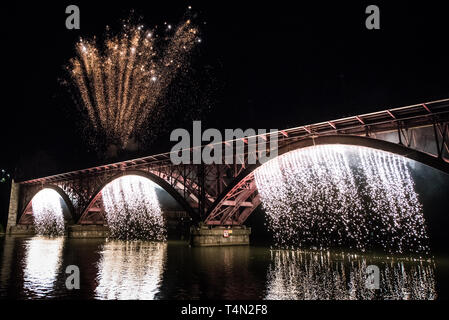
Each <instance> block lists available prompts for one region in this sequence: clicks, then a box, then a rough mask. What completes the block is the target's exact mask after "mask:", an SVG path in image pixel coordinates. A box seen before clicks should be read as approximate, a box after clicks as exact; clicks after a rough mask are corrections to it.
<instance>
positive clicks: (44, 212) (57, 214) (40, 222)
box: [32, 189, 65, 236]
mask: <svg viewBox="0 0 449 320" xmlns="http://www.w3.org/2000/svg"><path fill="white" fill-rule="evenodd" d="M61 200H62V199H61V196H60V195H59V194H58V193H57V192H56V191H55V190H53V189H43V190H41V191H39V192H38V193H37V194H36V195H35V196H34V198H33V201H32V208H33V218H34V228H35V230H36V232H37V233H38V234H40V235H50V236H58V235H63V234H64V230H65V227H64V214H63V209H62V206H61Z"/></svg>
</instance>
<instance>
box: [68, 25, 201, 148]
mask: <svg viewBox="0 0 449 320" xmlns="http://www.w3.org/2000/svg"><path fill="white" fill-rule="evenodd" d="M166 27H167V34H168V35H167V36H164V37H159V36H158V35H157V33H156V29H147V28H145V27H144V26H143V25H134V24H132V23H130V22H129V21H128V22H126V23H124V24H123V30H122V32H121V33H120V34H118V35H110V34H108V35H106V37H105V41H104V44H103V46H97V44H96V41H95V39H93V40H85V39H80V40H79V42H78V43H77V44H76V52H77V56H76V57H74V58H72V59H71V60H70V62H69V64H68V66H67V70H68V71H69V73H70V79H71V81H70V82H71V83H72V84H73V85H74V87H75V88H76V90H75V93H76V100H77V102H78V103H79V104H80V105H81V106H82V108H83V109H84V110H85V113H86V114H87V118H88V121H89V124H90V126H91V128H92V129H93V131H94V132H95V133H96V134H98V135H99V136H101V137H103V138H104V139H105V140H106V145H107V146H110V145H114V146H116V147H117V148H119V149H125V148H127V147H128V146H129V144H131V143H133V141H136V140H138V137H140V136H141V135H142V131H143V129H144V127H145V123H146V122H147V121H152V120H151V119H149V118H150V115H151V114H152V112H154V111H155V109H156V107H157V105H158V104H159V103H160V101H161V99H163V97H164V94H165V93H166V91H167V88H168V87H169V85H170V84H171V83H172V81H173V79H174V78H175V76H176V75H178V74H179V73H183V72H184V73H185V72H187V70H188V65H189V56H190V54H191V52H192V49H193V48H194V47H195V44H196V43H198V42H199V38H198V29H197V28H196V27H194V26H193V25H192V23H191V21H190V20H186V21H185V22H183V23H180V24H179V25H178V26H171V25H168V26H166Z"/></svg>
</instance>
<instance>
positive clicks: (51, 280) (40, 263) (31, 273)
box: [23, 237, 64, 298]
mask: <svg viewBox="0 0 449 320" xmlns="http://www.w3.org/2000/svg"><path fill="white" fill-rule="evenodd" d="M63 246H64V238H63V237H59V238H45V237H35V238H32V239H30V240H28V242H27V243H26V249H25V250H26V256H25V263H24V266H25V268H24V272H23V277H24V284H23V286H24V290H25V291H28V292H29V294H30V295H32V296H35V297H38V298H44V297H46V296H48V295H51V293H52V291H53V289H54V285H55V282H56V278H57V275H58V273H59V271H60V270H59V269H60V267H61V255H62V248H63Z"/></svg>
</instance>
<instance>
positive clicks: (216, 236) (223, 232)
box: [190, 225, 251, 247]
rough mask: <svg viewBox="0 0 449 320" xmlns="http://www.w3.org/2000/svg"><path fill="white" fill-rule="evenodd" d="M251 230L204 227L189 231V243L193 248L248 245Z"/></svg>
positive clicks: (244, 228) (193, 228)
mask: <svg viewBox="0 0 449 320" xmlns="http://www.w3.org/2000/svg"><path fill="white" fill-rule="evenodd" d="M250 234H251V228H246V227H245V226H232V227H226V226H206V225H200V226H195V227H192V228H191V229H190V243H191V244H192V246H195V247H212V246H236V245H249V235H250Z"/></svg>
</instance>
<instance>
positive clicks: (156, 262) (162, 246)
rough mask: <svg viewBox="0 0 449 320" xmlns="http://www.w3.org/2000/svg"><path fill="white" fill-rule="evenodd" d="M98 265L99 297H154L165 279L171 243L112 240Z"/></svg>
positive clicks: (121, 298)
mask: <svg viewBox="0 0 449 320" xmlns="http://www.w3.org/2000/svg"><path fill="white" fill-rule="evenodd" d="M101 256H102V257H101V260H100V262H99V265H98V276H97V281H98V287H97V288H96V290H95V297H96V298H98V299H108V300H110V299H120V300H136V299H139V300H140V299H142V300H153V299H154V297H155V295H156V293H158V292H159V287H160V285H161V281H162V275H163V271H164V265H165V262H166V259H167V243H161V242H143V241H133V242H130V241H127V242H123V241H108V242H107V243H106V244H105V245H104V246H103V249H102V251H101Z"/></svg>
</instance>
